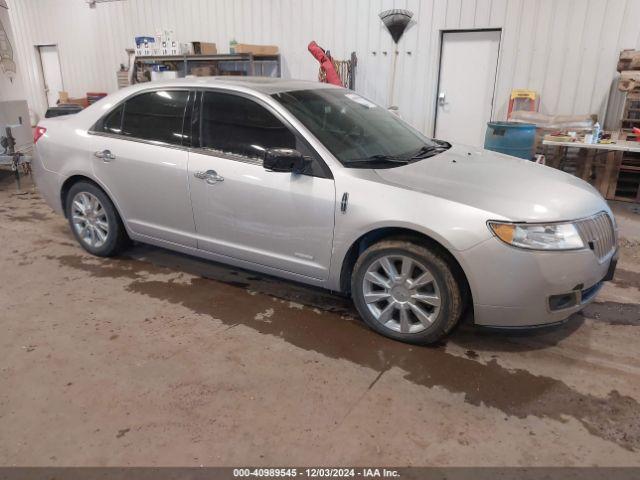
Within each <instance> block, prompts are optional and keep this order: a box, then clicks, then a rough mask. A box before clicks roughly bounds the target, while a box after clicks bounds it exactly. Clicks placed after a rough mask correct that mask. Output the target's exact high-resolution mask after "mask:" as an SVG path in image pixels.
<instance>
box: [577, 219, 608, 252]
mask: <svg viewBox="0 0 640 480" xmlns="http://www.w3.org/2000/svg"><path fill="white" fill-rule="evenodd" d="M576 227H577V228H578V232H579V233H580V236H581V237H582V240H583V241H584V243H585V244H587V245H588V246H589V247H590V248H591V249H592V250H593V253H594V254H595V255H596V257H598V260H599V261H603V260H604V259H605V258H607V256H608V255H609V254H610V253H611V252H612V251H613V250H615V248H616V234H615V229H614V228H613V222H612V221H611V218H610V217H609V215H608V214H606V213H605V212H601V213H599V214H597V215H595V216H593V217H591V218H585V219H584V220H578V221H577V222H576Z"/></svg>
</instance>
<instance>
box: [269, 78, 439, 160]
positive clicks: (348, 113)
mask: <svg viewBox="0 0 640 480" xmlns="http://www.w3.org/2000/svg"><path fill="white" fill-rule="evenodd" d="M273 97H274V98H275V99H276V100H277V101H278V102H280V103H281V104H282V105H283V106H284V107H285V108H286V109H287V110H289V111H290V112H291V113H292V114H293V115H294V116H295V117H296V118H297V119H298V120H300V122H302V123H303V124H304V126H305V127H307V128H308V129H309V130H310V131H311V133H313V135H315V136H316V138H317V139H318V140H320V141H321V142H322V143H323V144H324V145H325V146H326V147H327V148H328V149H329V151H330V152H331V153H332V154H333V155H334V156H335V157H336V158H337V159H338V160H339V161H340V162H341V163H342V164H343V165H344V166H345V167H352V168H372V167H375V168H390V167H394V166H398V165H402V164H406V163H409V162H413V161H417V160H420V159H423V158H427V157H431V156H433V155H437V154H438V153H440V152H442V151H443V150H446V149H448V148H449V147H450V146H451V145H450V144H448V143H447V142H441V141H438V140H431V139H429V138H427V137H425V136H424V135H422V134H420V133H419V132H418V131H416V130H414V129H413V128H411V127H409V126H408V125H407V124H405V123H404V122H403V121H402V120H400V119H399V118H398V117H397V116H396V115H394V114H392V113H390V112H389V111H388V110H386V109H385V108H383V107H380V106H379V105H376V104H375V103H373V102H370V101H369V100H367V99H366V98H363V97H361V96H360V95H358V94H356V93H355V92H353V91H350V90H344V89H316V90H297V91H291V92H282V93H278V94H274V95H273Z"/></svg>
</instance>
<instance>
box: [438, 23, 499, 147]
mask: <svg viewBox="0 0 640 480" xmlns="http://www.w3.org/2000/svg"><path fill="white" fill-rule="evenodd" d="M499 50H500V30H489V31H466V32H444V33H443V34H442V53H441V56H440V80H439V83H438V98H437V107H436V130H435V136H436V138H438V139H441V140H447V141H451V142H455V143H463V144H466V145H472V146H482V145H483V144H484V134H485V130H486V128H487V122H488V121H490V120H491V115H492V111H493V96H494V90H495V83H496V72H497V69H498V52H499Z"/></svg>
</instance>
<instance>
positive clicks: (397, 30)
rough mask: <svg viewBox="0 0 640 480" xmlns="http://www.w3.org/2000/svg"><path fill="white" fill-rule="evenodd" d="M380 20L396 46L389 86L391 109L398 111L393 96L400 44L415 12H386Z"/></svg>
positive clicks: (381, 15) (398, 10)
mask: <svg viewBox="0 0 640 480" xmlns="http://www.w3.org/2000/svg"><path fill="white" fill-rule="evenodd" d="M379 16H380V20H382V23H383V24H384V26H385V27H387V30H388V31H389V34H390V35H391V38H392V39H393V42H394V43H395V44H396V48H395V52H394V55H393V64H392V66H391V84H390V86H389V108H394V109H396V110H397V108H398V107H397V106H395V105H394V104H393V103H394V102H393V95H394V90H395V83H396V65H397V63H398V54H399V52H398V42H399V41H400V39H401V38H402V35H403V34H404V32H405V31H406V29H407V26H408V25H409V23H410V22H411V18H412V17H413V12H410V11H409V10H400V9H394V10H385V11H384V12H382V13H380V15H379Z"/></svg>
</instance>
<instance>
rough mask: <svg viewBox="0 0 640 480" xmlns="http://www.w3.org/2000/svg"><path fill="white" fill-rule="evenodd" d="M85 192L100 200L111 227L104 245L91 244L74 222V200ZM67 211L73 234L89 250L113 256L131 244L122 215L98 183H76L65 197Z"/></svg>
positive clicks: (103, 255)
mask: <svg viewBox="0 0 640 480" xmlns="http://www.w3.org/2000/svg"><path fill="white" fill-rule="evenodd" d="M83 192H85V193H89V194H91V195H93V196H94V197H96V198H97V199H98V200H99V202H100V204H101V205H102V208H103V209H104V212H105V214H106V217H107V220H108V225H109V229H108V232H107V235H106V239H105V240H104V243H103V244H102V245H100V246H97V247H96V246H93V245H89V244H88V243H87V242H86V241H85V240H84V239H83V238H81V236H80V234H79V233H78V231H77V230H76V228H75V226H74V224H73V218H72V202H73V199H74V198H75V197H76V195H78V194H80V193H83ZM65 212H66V214H67V219H68V221H69V227H70V228H71V232H72V233H73V236H74V237H76V240H77V241H78V243H79V244H80V245H81V246H82V248H84V249H85V250H86V251H87V252H89V253H91V254H93V255H96V256H98V257H112V256H114V255H117V254H118V253H119V252H121V251H122V250H123V249H124V248H126V247H127V245H128V244H129V237H128V235H127V232H126V230H125V228H124V225H123V223H122V219H121V218H120V215H118V211H117V210H116V208H115V206H114V205H113V202H112V201H111V200H110V199H109V197H108V196H107V194H106V193H104V191H103V190H102V189H101V188H100V187H98V186H97V185H95V184H93V183H90V182H85V181H79V182H76V183H74V184H73V185H72V186H71V188H70V189H69V191H68V192H67V196H66V198H65Z"/></svg>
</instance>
